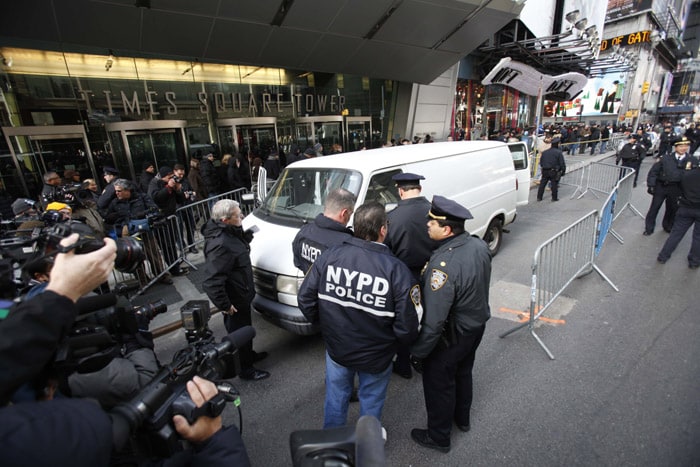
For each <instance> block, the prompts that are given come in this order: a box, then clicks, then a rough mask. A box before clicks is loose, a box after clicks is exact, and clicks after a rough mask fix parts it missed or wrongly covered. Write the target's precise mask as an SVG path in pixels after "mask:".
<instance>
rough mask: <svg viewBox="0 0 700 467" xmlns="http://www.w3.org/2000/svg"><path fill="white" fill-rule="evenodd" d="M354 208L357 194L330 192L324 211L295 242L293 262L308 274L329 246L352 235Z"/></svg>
mask: <svg viewBox="0 0 700 467" xmlns="http://www.w3.org/2000/svg"><path fill="white" fill-rule="evenodd" d="M354 209H355V195H354V194H352V193H351V192H349V191H348V190H345V189H343V188H338V189H336V190H333V191H331V192H330V193H328V196H327V197H326V201H325V202H324V203H323V213H321V214H319V215H318V216H316V218H315V219H314V221H313V222H312V223H310V224H306V225H304V226H303V227H302V228H301V229H300V230H299V232H298V233H297V235H296V237H294V241H293V242H292V251H293V252H294V265H295V266H296V267H298V268H299V269H301V270H302V271H303V272H304V273H306V272H307V271H308V270H309V268H311V265H312V264H313V263H314V261H316V259H317V258H318V257H319V256H320V255H321V253H323V252H324V251H325V250H326V249H327V248H329V247H331V246H333V245H339V244H341V243H342V242H343V241H344V240H347V239H348V238H351V237H352V230H350V229H349V228H348V227H346V226H347V225H348V222H349V221H350V217H351V216H352V213H353V211H354Z"/></svg>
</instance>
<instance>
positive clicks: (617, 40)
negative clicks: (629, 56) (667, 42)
mask: <svg viewBox="0 0 700 467" xmlns="http://www.w3.org/2000/svg"><path fill="white" fill-rule="evenodd" d="M650 36H651V31H637V32H633V33H631V34H627V35H622V36H615V37H612V38H610V39H603V40H602V41H601V42H600V51H601V52H602V51H604V50H607V49H608V47H612V46H613V45H619V46H620V47H627V46H628V45H636V44H641V43H643V42H651V37H650Z"/></svg>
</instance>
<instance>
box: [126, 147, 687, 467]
mask: <svg viewBox="0 0 700 467" xmlns="http://www.w3.org/2000/svg"><path fill="white" fill-rule="evenodd" d="M611 155H614V153H613V152H608V153H607V154H605V155H596V156H589V155H576V156H567V165H568V166H569V170H568V172H567V173H568V175H567V176H565V177H564V178H563V179H562V182H563V183H562V187H561V188H560V200H561V201H559V202H558V203H552V202H551V201H549V197H550V196H549V193H547V194H546V195H545V200H544V201H542V202H535V193H534V191H531V193H530V204H529V205H528V206H525V207H523V208H522V209H519V212H518V218H517V220H516V222H515V223H514V224H512V225H511V226H509V230H510V233H508V234H506V235H505V238H504V242H503V246H502V248H501V250H500V252H499V254H498V255H497V256H496V257H495V258H494V260H493V272H492V279H491V297H490V304H491V312H492V319H491V320H490V321H489V322H488V323H487V329H486V333H485V335H484V339H483V341H482V344H481V346H480V348H479V350H478V352H477V356H476V363H475V367H474V385H475V386H474V403H473V406H472V419H471V427H472V429H471V431H470V432H468V433H462V432H460V431H458V430H456V429H455V430H454V431H453V434H452V449H451V451H450V452H449V453H448V454H443V453H439V452H436V451H432V450H428V449H425V448H423V447H420V446H418V445H416V444H415V443H413V442H412V441H411V439H410V431H411V429H412V428H415V427H421V428H423V427H425V423H426V418H425V417H426V414H425V405H424V401H423V391H422V386H421V381H420V377H419V376H417V375H415V374H414V377H413V378H412V379H411V380H405V379H402V378H400V377H398V376H396V375H394V376H393V377H392V381H391V384H390V387H389V393H388V396H387V401H386V405H385V409H384V414H383V417H382V424H383V426H384V427H385V428H386V430H387V433H388V441H387V443H386V454H387V459H388V465H392V466H465V465H474V466H501V465H502V466H535V465H536V466H561V465H574V466H578V465H580V466H627V465H629V466H666V465H668V466H691V465H700V443H699V442H698V440H700V397H699V396H700V345H698V340H697V335H698V333H700V304H699V302H700V292H699V291H698V289H699V286H700V270H690V269H689V268H688V267H687V260H686V255H687V252H688V250H689V248H690V235H686V238H685V239H684V240H683V241H682V242H681V244H680V245H679V247H678V249H677V250H676V252H675V254H674V255H673V257H672V258H671V260H669V261H668V263H666V264H665V265H661V264H658V263H657V262H656V255H657V253H658V251H659V250H660V249H661V246H662V245H663V242H664V240H665V238H666V236H667V234H665V233H664V232H663V230H662V229H660V228H659V229H657V233H655V234H654V235H652V236H650V237H644V236H642V235H641V233H642V231H643V230H644V222H643V219H641V218H640V217H639V216H638V215H636V214H634V213H633V212H632V211H631V210H627V212H625V213H623V214H622V215H621V216H620V218H618V220H617V221H616V222H615V223H614V225H613V228H614V229H615V231H616V232H617V233H618V234H619V235H620V236H621V238H622V239H623V243H620V242H618V241H617V240H616V239H615V238H613V237H612V236H608V238H607V240H606V243H605V245H604V247H603V249H602V251H601V253H600V255H599V256H598V257H597V258H596V265H597V266H598V267H599V268H600V269H601V270H602V271H603V272H604V273H605V275H606V276H607V277H608V278H610V280H611V281H612V282H613V283H615V285H616V286H617V287H618V288H619V290H620V291H619V292H616V291H614V290H613V288H612V287H610V285H609V284H608V283H607V282H605V281H604V280H603V279H602V278H601V277H600V276H599V275H598V274H597V273H595V272H593V273H591V274H589V275H586V276H584V277H582V278H579V279H576V280H574V281H573V283H572V284H570V285H569V287H568V288H567V289H566V290H565V291H564V292H563V294H562V296H561V297H559V298H557V299H556V302H555V303H554V305H553V306H552V308H551V310H550V311H548V313H546V314H545V318H547V319H546V320H542V321H541V322H540V323H538V326H537V334H538V335H539V336H540V337H541V338H542V340H543V341H544V342H545V343H546V345H547V346H548V347H549V348H550V350H551V351H552V352H553V354H554V356H555V357H556V359H555V360H550V359H549V358H548V357H547V355H546V354H545V353H544V352H543V351H542V349H541V348H540V347H539V346H538V345H537V343H536V341H535V340H534V338H533V337H532V336H530V334H529V333H528V331H527V329H524V330H520V331H518V332H516V333H514V334H512V335H510V336H508V337H506V338H499V334H501V333H503V332H505V331H507V330H509V329H511V328H512V327H514V326H515V325H517V323H518V322H520V320H521V319H524V318H523V316H524V315H525V313H526V312H527V310H528V307H529V296H530V284H531V263H532V256H533V253H534V251H535V250H536V248H537V247H538V246H539V245H540V244H541V243H543V242H545V241H546V240H547V239H549V238H550V237H552V236H553V235H555V234H556V233H557V232H559V231H561V230H562V229H564V228H566V227H567V226H568V225H570V224H571V223H573V222H574V221H576V220H578V219H579V218H580V217H582V216H583V215H585V214H587V213H589V212H590V211H592V210H593V209H599V208H600V207H601V205H602V203H603V201H604V198H603V197H600V198H598V197H596V196H594V195H593V194H592V193H587V194H586V195H584V196H583V197H582V198H581V199H576V198H575V197H574V198H573V199H572V195H574V194H575V190H576V187H575V186H574V184H575V181H576V180H577V177H576V173H577V172H576V170H575V167H577V166H579V165H584V164H587V163H590V162H593V161H600V160H606V161H607V162H610V161H611V160H610V159H607V158H608V157H610V156H611ZM612 161H614V159H612ZM651 164H652V160H651V159H650V158H647V159H646V160H645V161H644V163H643V165H642V170H641V175H640V184H639V186H638V187H637V188H635V189H634V192H633V199H632V204H633V205H634V206H635V207H636V208H637V209H638V210H639V211H641V212H642V213H643V214H645V213H646V210H647V208H648V206H649V202H650V200H651V197H650V196H649V195H647V194H646V191H645V186H644V183H643V182H642V181H643V180H644V179H645V177H646V173H647V171H648V170H649V167H650V166H651ZM578 194H580V192H578V193H576V196H578ZM193 260H194V261H193V262H194V263H195V264H197V262H200V264H201V261H202V259H201V254H200V255H197V256H195V257H194V258H193ZM201 277H202V275H201V268H200V271H194V270H193V271H192V272H191V273H190V274H189V275H188V276H185V277H178V278H175V280H176V283H175V287H172V286H171V287H165V286H160V285H158V286H155V287H153V289H151V290H150V291H149V293H148V294H146V296H143V297H139V298H138V299H137V300H136V301H144V300H150V299H154V298H165V299H166V300H167V301H168V303H169V305H170V307H169V313H168V314H167V315H164V316H159V317H157V318H156V320H155V321H154V323H152V324H153V326H152V328H153V327H158V326H161V325H162V324H164V323H167V322H171V321H173V320H175V319H177V316H178V314H179V308H180V306H181V305H182V304H184V303H185V302H186V301H187V300H191V299H198V300H201V299H205V298H206V296H205V295H203V293H202V291H201ZM253 323H254V325H255V327H256V330H257V337H256V339H255V348H256V349H257V350H266V351H268V352H270V356H269V357H268V358H267V359H266V360H264V361H262V362H260V363H259V364H258V366H259V367H260V368H263V369H266V370H269V371H270V372H271V373H272V376H271V377H270V378H269V379H267V380H264V381H260V382H248V381H239V380H238V379H234V380H232V382H233V383H234V385H235V386H236V387H237V388H238V389H239V390H240V393H241V400H242V404H241V410H242V412H243V439H244V441H245V444H246V446H247V449H248V453H249V455H250V458H251V462H252V464H253V465H255V466H289V465H291V455H290V452H289V434H290V433H291V432H292V431H294V430H300V429H316V428H320V427H321V425H322V420H323V397H324V347H323V342H322V340H321V338H320V337H319V336H312V337H299V336H294V335H292V334H290V333H287V332H285V331H282V330H280V329H278V328H276V327H274V326H272V325H270V324H268V323H267V322H265V321H264V320H263V319H261V318H260V316H259V315H257V314H254V316H253ZM210 325H211V328H212V330H213V331H214V333H215V335H216V336H218V337H219V338H220V337H223V336H224V335H225V330H224V328H223V325H222V320H221V318H220V316H219V315H215V316H214V317H213V318H212V320H211V323H210ZM185 342H186V341H185V337H184V333H183V332H182V330H178V331H176V332H172V333H169V334H167V335H164V336H162V337H160V338H158V339H157V340H156V351H157V353H158V355H159V357H160V359H161V361H168V359H169V358H170V356H171V355H172V354H173V352H174V351H176V350H177V349H179V348H182V347H184V346H185ZM357 405H358V404H351V409H350V415H349V422H351V423H352V422H354V421H356V420H357V416H358V415H357V414H358V406H357ZM224 420H225V423H236V424H237V423H238V414H237V413H236V412H235V410H234V409H233V408H231V407H229V408H227V409H226V412H225V417H224Z"/></svg>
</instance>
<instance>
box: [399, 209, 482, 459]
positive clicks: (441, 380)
mask: <svg viewBox="0 0 700 467" xmlns="http://www.w3.org/2000/svg"><path fill="white" fill-rule="evenodd" d="M428 215H429V220H428V233H429V234H430V238H432V239H433V240H436V241H438V242H440V246H439V247H438V248H437V249H436V250H435V251H434V252H433V254H432V256H431V257H430V261H428V265H427V266H426V268H425V271H424V273H423V292H424V296H423V305H424V307H425V310H426V314H425V318H424V320H423V322H422V327H421V331H420V335H419V336H418V339H417V340H416V342H415V343H414V344H413V345H412V346H411V354H412V357H411V358H412V360H413V363H414V365H415V367H416V369H422V372H423V392H424V396H425V407H426V411H427V415H428V428H427V429H419V428H415V429H413V430H411V438H412V439H413V440H414V441H415V442H416V443H418V444H420V445H421V446H424V447H427V448H431V449H436V450H438V451H441V452H449V450H450V433H451V431H452V424H453V423H456V424H457V428H458V429H459V430H461V431H469V429H470V427H471V425H470V417H469V412H470V409H471V404H472V367H473V366H474V357H475V354H476V349H477V348H478V347H479V343H480V342H481V339H482V337H483V335H484V330H485V329H486V321H487V320H488V319H489V318H490V317H491V312H490V308H489V284H490V282H491V255H490V253H489V249H488V246H487V245H486V243H485V242H484V241H483V240H481V239H479V238H475V237H472V236H471V235H469V232H467V231H466V230H465V229H464V221H465V220H467V219H471V218H472V215H471V213H470V212H469V210H468V209H466V208H465V207H463V206H461V205H460V204H458V203H456V202H454V201H452V200H449V199H447V198H444V197H442V196H437V195H436V196H434V197H433V201H432V207H431V209H430V212H429V214H428Z"/></svg>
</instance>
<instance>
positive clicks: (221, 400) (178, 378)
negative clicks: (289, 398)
mask: <svg viewBox="0 0 700 467" xmlns="http://www.w3.org/2000/svg"><path fill="white" fill-rule="evenodd" d="M202 303H204V301H202ZM202 303H195V304H191V303H190V304H189V305H190V306H189V307H188V306H187V305H186V306H185V308H188V309H187V310H184V311H183V313H182V315H183V324H185V326H186V327H190V330H189V331H190V334H189V337H188V340H190V342H189V345H188V346H187V347H185V348H183V349H181V350H179V351H178V352H176V354H175V356H174V357H173V360H172V362H171V363H170V364H168V365H166V366H164V367H163V369H162V370H161V371H160V372H159V373H158V374H157V375H156V376H155V377H154V378H153V380H152V381H151V382H150V383H149V384H148V385H147V386H146V387H145V388H143V389H142V390H141V391H140V392H139V394H138V395H137V396H136V397H134V398H133V399H132V400H131V401H129V402H126V403H122V404H120V405H118V406H117V407H115V408H114V409H113V410H112V411H111V412H110V415H111V416H112V425H113V441H114V448H115V449H116V450H117V451H119V450H121V449H123V448H124V447H125V445H126V444H127V441H129V440H130V441H131V445H132V447H133V448H134V449H135V451H136V453H137V455H138V456H139V457H141V456H147V457H153V456H155V457H170V456H171V455H173V454H175V453H177V452H179V451H181V450H183V449H185V448H187V447H188V443H187V442H186V441H185V440H184V439H182V438H180V436H179V435H178V433H177V431H176V430H175V427H174V425H173V423H172V418H173V416H174V415H178V414H179V415H183V416H184V417H185V418H186V419H187V420H188V422H189V423H194V422H195V421H196V419H197V418H199V417H200V416H203V415H206V416H208V417H217V416H219V415H221V413H222V412H223V410H224V407H225V405H226V402H227V401H238V400H239V398H238V392H237V391H236V390H235V389H234V388H233V386H231V385H230V384H228V383H223V384H222V383H219V384H217V388H218V389H219V394H217V395H216V396H215V397H214V398H212V399H211V400H209V401H208V402H207V403H206V404H205V405H204V406H202V407H200V408H197V406H196V404H195V403H194V402H193V401H192V399H191V398H190V397H189V394H188V393H187V388H186V382H187V381H189V380H190V379H192V377H193V376H195V375H198V376H201V377H203V378H206V379H209V380H217V379H221V378H227V377H230V376H229V375H230V374H231V373H233V372H236V371H238V370H239V369H240V363H239V361H238V358H237V354H238V349H239V348H240V347H242V346H244V345H246V344H248V343H249V342H250V341H251V340H252V339H253V337H255V329H254V328H253V327H252V326H245V327H243V328H241V329H238V330H236V331H234V332H232V333H231V334H229V335H228V336H226V337H224V338H223V339H222V341H221V342H220V343H216V342H214V339H213V337H212V333H211V331H210V330H209V329H208V326H207V324H206V323H207V321H208V317H209V315H210V313H209V310H208V302H207V307H206V308H207V309H206V310H205V309H204V305H203V304H202ZM195 336H200V337H199V338H195ZM236 405H237V406H238V405H239V404H238V403H237V404H236ZM239 411H240V408H239ZM239 415H240V412H239Z"/></svg>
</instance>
